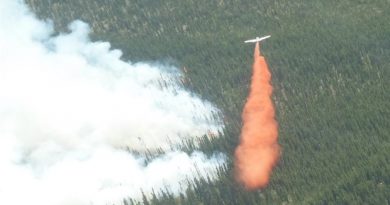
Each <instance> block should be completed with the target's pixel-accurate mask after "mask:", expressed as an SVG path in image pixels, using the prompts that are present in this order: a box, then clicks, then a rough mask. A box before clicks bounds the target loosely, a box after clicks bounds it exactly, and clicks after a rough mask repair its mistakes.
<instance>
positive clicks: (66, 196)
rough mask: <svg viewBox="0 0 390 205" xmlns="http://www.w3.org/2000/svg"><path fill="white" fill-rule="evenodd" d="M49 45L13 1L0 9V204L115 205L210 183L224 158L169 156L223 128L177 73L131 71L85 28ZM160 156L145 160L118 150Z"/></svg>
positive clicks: (152, 68)
mask: <svg viewBox="0 0 390 205" xmlns="http://www.w3.org/2000/svg"><path fill="white" fill-rule="evenodd" d="M69 29H70V30H71V32H70V33H69V34H61V35H58V36H53V28H52V25H51V24H50V23H48V22H42V21H40V20H37V19H36V18H35V16H34V15H33V14H31V13H30V11H29V10H28V9H27V7H26V6H25V5H24V4H23V2H22V1H19V0H0V204H11V205H12V204H15V205H19V204H41V205H60V204H61V205H69V204H71V205H86V204H107V203H113V202H120V201H121V199H123V198H126V197H134V198H140V197H141V190H142V191H143V192H144V193H146V194H148V193H151V192H152V190H155V191H156V192H157V191H158V190H160V189H165V187H167V186H168V187H170V188H171V190H172V191H173V192H174V193H178V192H179V191H181V190H183V189H185V188H186V180H191V178H192V177H197V176H206V175H211V176H212V175H213V172H214V171H215V168H216V167H218V166H219V165H221V164H222V163H223V162H224V157H223V155H221V154H219V155H215V156H214V157H212V158H207V157H206V156H205V155H204V154H202V153H201V152H194V153H193V154H191V155H188V154H186V153H184V152H181V151H169V150H171V149H169V148H170V147H171V146H172V144H173V145H177V144H178V143H180V142H181V141H182V140H184V139H193V138H194V137H196V136H202V135H204V134H207V133H215V132H217V131H218V130H219V129H221V127H222V125H221V124H220V122H219V120H218V119H217V118H218V117H217V116H218V112H219V111H218V109H216V108H215V107H213V105H211V104H210V103H208V102H204V101H202V100H200V99H199V98H198V97H196V96H194V95H193V94H191V93H190V92H188V91H186V90H184V89H183V88H182V87H181V86H180V83H179V78H180V77H181V74H180V73H179V72H178V70H177V69H176V68H174V67H170V66H161V65H150V64H146V63H130V62H125V61H123V60H121V59H120V57H121V51H119V50H110V44H109V43H107V42H91V41H90V40H89V38H88V32H89V28H88V25H87V24H85V23H83V22H81V21H75V22H73V23H72V24H71V25H70V26H69ZM125 147H129V148H130V149H133V150H138V151H145V150H146V149H152V150H153V149H157V148H162V149H164V150H166V151H167V153H166V154H164V155H161V156H159V157H158V158H156V159H154V160H152V161H150V162H148V163H147V164H145V159H144V158H142V157H139V156H134V155H131V154H130V153H129V152H127V151H124V150H123V148H125Z"/></svg>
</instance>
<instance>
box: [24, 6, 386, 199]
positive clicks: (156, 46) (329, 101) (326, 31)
mask: <svg viewBox="0 0 390 205" xmlns="http://www.w3.org/2000/svg"><path fill="white" fill-rule="evenodd" d="M27 3H28V4H29V5H30V7H31V8H32V9H33V10H34V11H35V12H36V13H37V14H38V15H39V17H40V18H42V19H52V20H53V22H54V24H55V26H56V29H57V31H59V32H66V31H67V28H66V26H67V24H68V23H69V22H71V21H73V20H75V19H82V20H84V21H86V22H88V23H89V24H90V25H91V28H92V32H93V33H92V38H93V39H94V40H104V41H110V42H111V43H112V45H113V47H115V48H120V49H122V50H123V52H124V56H123V58H124V59H126V60H131V61H134V62H135V61H139V60H143V61H155V60H158V61H166V62H168V63H171V64H174V65H176V66H178V67H179V68H181V69H183V70H184V68H185V70H186V72H185V75H186V76H187V78H188V81H187V83H186V86H187V88H188V89H191V90H193V91H194V92H195V93H197V94H199V96H202V98H205V99H207V100H209V101H211V102H213V103H215V104H216V105H217V106H218V107H219V108H220V109H221V110H222V111H223V115H224V122H225V126H226V128H225V130H224V132H223V133H221V136H220V138H218V139H213V140H209V139H208V138H207V137H205V138H203V140H202V141H201V146H200V149H201V150H203V151H205V152H206V153H212V152H214V151H222V152H224V153H226V154H227V155H228V156H229V157H230V161H229V163H228V164H226V165H225V166H224V167H221V168H220V170H219V172H218V176H219V178H218V180H216V181H211V180H209V179H199V180H196V181H195V182H188V183H190V189H188V190H187V191H186V193H185V194H182V195H180V196H179V197H176V196H173V195H172V194H170V193H169V191H165V190H160V191H156V195H159V194H161V195H162V197H159V198H158V197H151V198H146V197H145V198H144V200H143V203H144V204H194V205H201V204H204V205H206V204H242V205H244V204H245V205H246V204H324V205H325V204H390V92H389V86H390V23H389V22H390V12H389V11H390V1H389V0H370V1H368V0H344V1H336V0H326V1H323V0H295V1H287V0H259V1H255V0H216V1H210V0H164V1H162V0H94V1H92V0H27ZM267 34H272V38H271V39H270V40H267V41H266V42H265V43H263V44H262V53H263V55H264V56H265V57H266V58H267V61H268V64H269V67H270V69H271V72H272V75H273V80H272V83H273V85H274V96H273V100H274V103H275V105H276V109H277V120H278V122H279V131H280V133H279V143H280V144H281V146H282V156H281V159H280V161H279V163H278V165H277V167H276V168H275V171H274V173H273V175H272V179H271V183H270V185H269V186H268V187H267V188H265V189H264V190H259V191H254V192H248V191H245V190H244V189H243V188H242V187H241V186H240V185H239V184H237V183H236V182H235V181H234V177H233V169H232V167H233V165H232V156H233V152H234V148H235V146H236V145H237V144H238V136H239V132H240V128H241V117H240V114H241V111H242V107H243V104H244V103H245V98H246V96H247V93H248V85H249V81H250V75H251V64H252V54H253V45H248V44H243V40H246V39H248V38H251V37H255V36H261V35H267ZM191 147H192V145H191V144H189V145H188V147H187V148H188V149H191ZM124 204H137V202H134V201H132V200H131V199H128V200H125V201H124Z"/></svg>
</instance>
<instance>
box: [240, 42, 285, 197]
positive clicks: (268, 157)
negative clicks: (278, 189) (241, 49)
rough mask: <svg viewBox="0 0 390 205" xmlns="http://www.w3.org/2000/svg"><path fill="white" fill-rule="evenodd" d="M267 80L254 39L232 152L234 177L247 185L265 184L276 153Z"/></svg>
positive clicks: (272, 107)
mask: <svg viewBox="0 0 390 205" xmlns="http://www.w3.org/2000/svg"><path fill="white" fill-rule="evenodd" d="M270 80H271V73H270V71H269V69H268V66H267V63H266V61H265V59H264V57H263V56H261V54H260V48H259V43H258V42H257V43H256V47H255V51H254V63H253V75H252V83H251V86H250V93H249V97H248V99H247V102H246V104H245V107H244V111H243V113H242V120H243V127H242V130H241V137H240V140H241V141H240V145H239V146H238V147H237V149H236V152H235V158H236V159H235V168H236V177H237V180H238V181H239V182H241V183H242V184H243V185H244V186H245V187H246V188H247V189H256V188H262V187H264V186H266V185H267V184H268V182H269V177H270V175H271V171H272V168H273V167H274V166H275V164H276V162H277V160H278V157H279V145H278V143H277V136H278V125H277V122H276V120H275V109H274V106H273V104H272V101H271V95H272V85H271V84H270Z"/></svg>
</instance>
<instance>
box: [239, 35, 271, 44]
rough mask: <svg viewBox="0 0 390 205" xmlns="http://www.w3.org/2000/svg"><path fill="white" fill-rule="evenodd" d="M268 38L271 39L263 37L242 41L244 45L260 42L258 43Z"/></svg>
mask: <svg viewBox="0 0 390 205" xmlns="http://www.w3.org/2000/svg"><path fill="white" fill-rule="evenodd" d="M270 37H271V36H270V35H269V36H264V37H261V38H259V37H256V38H255V39H250V40H246V41H244V43H255V42H260V41H262V40H265V39H267V38H270Z"/></svg>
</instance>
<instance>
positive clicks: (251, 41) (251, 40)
mask: <svg viewBox="0 0 390 205" xmlns="http://www.w3.org/2000/svg"><path fill="white" fill-rule="evenodd" d="M254 42H257V40H256V39H250V40H246V41H244V43H254Z"/></svg>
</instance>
